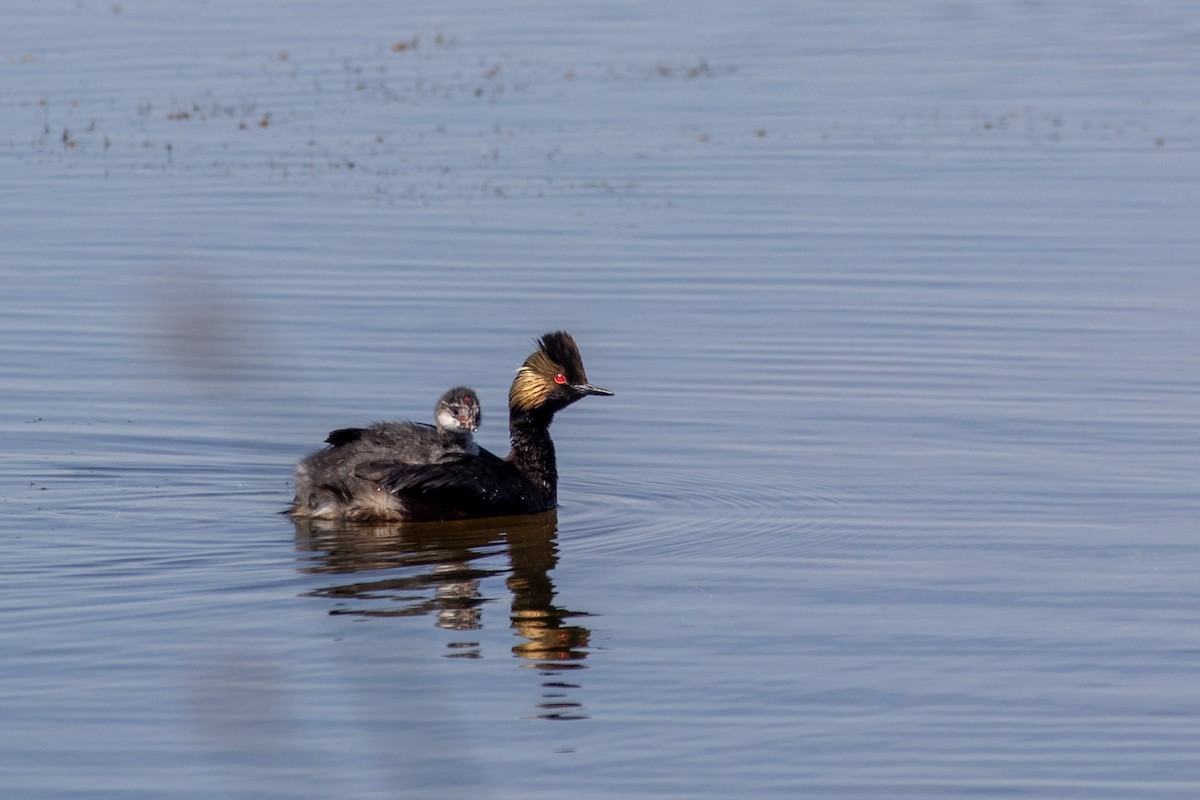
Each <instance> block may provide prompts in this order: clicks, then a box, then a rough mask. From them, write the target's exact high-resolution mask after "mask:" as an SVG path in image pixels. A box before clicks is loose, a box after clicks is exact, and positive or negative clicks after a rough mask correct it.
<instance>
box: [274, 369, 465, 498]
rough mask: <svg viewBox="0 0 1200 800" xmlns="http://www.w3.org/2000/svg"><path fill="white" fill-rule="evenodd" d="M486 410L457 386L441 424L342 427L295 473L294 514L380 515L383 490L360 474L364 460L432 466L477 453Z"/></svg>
mask: <svg viewBox="0 0 1200 800" xmlns="http://www.w3.org/2000/svg"><path fill="white" fill-rule="evenodd" d="M481 418H482V413H481V411H480V408H479V397H478V395H476V394H475V391H474V390H473V389H468V388H467V387H465V386H456V387H455V388H453V389H451V390H450V391H448V392H446V393H445V394H444V395H442V396H441V397H440V398H439V399H438V402H437V405H436V406H435V407H434V419H435V420H436V421H437V427H434V426H433V425H427V424H425V423H423V422H377V423H375V424H374V425H372V426H371V427H369V428H339V429H338V430H336V431H332V432H331V433H330V434H329V436H327V437H326V438H325V442H326V444H328V445H329V446H328V447H326V448H325V449H324V450H318V451H317V452H315V453H313V454H311V455H309V456H307V457H306V458H304V459H303V460H302V461H301V462H300V463H299V464H298V465H297V466H296V472H295V485H296V497H295V500H294V501H293V503H292V509H291V513H292V514H293V515H296V516H303V517H314V518H317V519H376V516H375V507H376V506H377V505H378V503H379V498H378V495H379V492H378V488H377V487H376V486H375V485H374V484H373V483H372V482H370V481H367V480H364V479H362V478H360V477H358V476H356V475H355V474H354V468H355V467H356V466H357V465H358V464H360V463H362V462H364V461H374V460H379V459H387V460H389V461H395V462H397V463H409V464H430V463H439V462H442V461H446V460H452V459H455V458H459V457H462V456H477V455H478V454H479V445H478V444H476V443H475V437H474V436H473V434H474V432H475V431H477V430H478V429H479V423H480V420H481Z"/></svg>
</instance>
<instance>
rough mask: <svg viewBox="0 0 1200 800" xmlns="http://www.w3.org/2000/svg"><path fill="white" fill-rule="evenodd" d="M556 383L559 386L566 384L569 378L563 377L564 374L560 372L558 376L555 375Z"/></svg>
mask: <svg viewBox="0 0 1200 800" xmlns="http://www.w3.org/2000/svg"><path fill="white" fill-rule="evenodd" d="M554 382H555V383H558V384H563V383H566V382H567V376H566V375H563V374H562V373H561V372H560V373H558V374H557V375H555V376H554Z"/></svg>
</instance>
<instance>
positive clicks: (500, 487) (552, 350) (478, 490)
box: [292, 331, 612, 521]
mask: <svg viewBox="0 0 1200 800" xmlns="http://www.w3.org/2000/svg"><path fill="white" fill-rule="evenodd" d="M590 394H595V395H611V394H612V392H610V391H608V390H607V389H601V388H599V387H596V386H593V385H591V384H590V383H588V380H587V374H586V373H585V372H584V368H583V359H582V358H581V357H580V355H579V348H578V346H576V344H575V340H574V339H573V338H572V337H571V335H570V334H569V333H566V332H565V331H555V332H552V333H547V334H546V335H544V336H542V338H541V339H539V340H538V341H537V349H536V350H534V352H533V353H531V354H530V355H529V357H528V358H526V359H525V362H524V363H523V364H522V365H521V367H520V368H519V369H518V370H517V376H516V378H514V379H513V383H512V386H511V388H510V389H509V393H508V412H509V413H508V427H509V436H510V439H511V441H512V449H511V451H510V452H509V454H508V456H507V457H505V458H500V457H499V456H496V455H494V454H493V453H490V452H488V451H487V450H484V449H479V450H478V452H477V453H474V454H470V453H462V454H459V455H450V456H447V457H445V458H441V459H438V460H424V461H420V462H414V461H413V460H410V459H405V458H392V457H386V456H385V457H376V458H362V459H360V460H359V461H358V462H357V463H356V464H355V465H354V466H353V476H354V478H355V479H357V480H358V481H361V482H363V483H362V485H365V486H368V487H370V491H369V492H363V491H358V492H356V500H355V501H354V502H353V503H347V504H346V505H345V507H343V508H339V509H331V510H330V512H329V513H328V516H331V517H335V518H338V517H340V518H343V519H354V520H363V521H368V520H370V521H376V520H378V521H386V520H446V519H463V518H468V517H488V516H500V515H507V514H528V513H534V512H538V511H546V510H549V509H551V508H554V507H555V506H556V505H557V504H558V469H557V466H556V463H555V454H554V442H553V441H551V439H550V430H549V429H550V423H551V422H552V421H553V420H554V414H555V413H556V412H558V411H560V410H562V409H564V408H566V407H567V406H569V405H571V404H572V403H574V402H575V401H576V400H579V399H581V398H583V397H586V396H587V395H590ZM335 433H336V432H335ZM322 452H328V450H326V451H322ZM319 455H320V453H317V454H314V456H310V457H309V458H314V457H315V456H319ZM303 464H304V462H301V466H303ZM297 474H298V477H297V486H299V471H298V473H297ZM310 512H311V509H310V508H306V507H302V506H301V504H300V502H299V496H298V498H297V504H296V506H295V507H294V508H293V511H292V513H293V514H295V515H296V516H316V515H314V514H312V513H310Z"/></svg>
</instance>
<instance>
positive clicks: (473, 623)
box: [295, 511, 591, 719]
mask: <svg viewBox="0 0 1200 800" xmlns="http://www.w3.org/2000/svg"><path fill="white" fill-rule="evenodd" d="M295 525H296V547H297V549H298V550H299V551H300V552H302V553H308V554H311V555H310V556H309V557H308V560H307V563H306V565H304V566H302V567H301V569H302V570H303V571H304V572H307V573H310V574H329V575H338V576H355V578H356V579H355V580H350V581H346V580H345V579H344V578H339V579H338V581H337V582H336V583H332V584H330V585H329V586H326V587H324V588H321V589H317V590H315V591H312V592H308V593H307V596H310V597H322V598H327V599H330V600H333V601H334V608H333V609H331V610H330V612H329V613H330V614H335V615H340V614H346V615H358V616H370V617H412V616H423V615H430V616H432V617H433V618H434V624H435V625H437V626H438V627H439V628H444V629H446V630H453V631H461V632H463V634H464V635H463V636H461V637H459V638H457V639H455V640H454V641H452V642H450V643H449V644H448V645H447V647H448V650H449V652H448V653H447V654H446V657H447V658H480V657H482V655H483V653H482V650H481V646H480V642H479V641H477V640H476V639H474V638H473V637H471V636H470V635H469V632H470V631H473V630H477V629H479V628H481V627H483V624H484V621H483V613H482V612H483V606H484V604H485V603H487V602H489V601H492V600H494V599H495V598H489V597H486V596H485V595H484V592H483V587H482V584H484V582H485V581H486V580H487V579H488V578H493V577H498V576H501V575H507V578H506V585H507V587H508V589H509V591H510V592H511V594H512V607H511V613H510V615H509V621H510V625H511V627H512V628H513V630H515V631H516V632H517V633H518V634H519V636H520V638H521V639H522V641H521V642H520V643H518V644H516V645H514V646H513V648H512V653H513V655H514V656H516V657H517V658H519V659H521V661H522V666H524V667H529V668H532V669H537V670H539V671H540V672H541V673H542V675H543V676H544V677H546V678H548V679H550V680H547V681H546V682H544V683H543V684H542V685H543V688H544V689H545V690H546V691H545V692H544V694H543V701H544V702H542V703H541V704H539V707H538V709H539V710H538V714H537V716H540V717H544V718H547V719H582V718H585V715H584V714H583V713H582V711H581V708H580V706H579V704H578V703H572V702H568V701H567V700H566V691H567V690H569V689H574V688H578V687H577V686H576V685H575V684H572V683H569V682H567V681H565V680H563V679H562V678H563V675H564V674H565V673H568V672H570V671H572V670H579V669H583V668H584V666H585V665H584V664H583V661H584V659H585V658H586V657H587V652H588V651H587V647H588V640H589V637H590V635H591V633H590V631H589V630H588V629H587V628H586V627H584V626H582V625H577V624H568V620H573V619H574V618H576V617H583V616H587V615H586V613H584V612H579V611H570V610H567V609H565V608H561V607H559V606H557V605H555V604H554V595H555V588H554V582H553V581H552V580H551V578H550V573H551V572H552V571H553V570H554V567H555V566H556V565H557V563H558V548H557V536H558V516H557V512H555V511H547V512H545V513H543V514H532V515H528V516H515V517H497V518H491V519H486V520H462V521H455V522H444V523H403V524H398V525H362V524H353V525H351V524H346V523H340V522H327V521H319V520H296V521H295ZM505 556H507V562H508V565H507V568H505V567H503V566H501V565H500V564H499V563H498V562H499V561H500V559H502V558H504V557H505Z"/></svg>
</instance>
